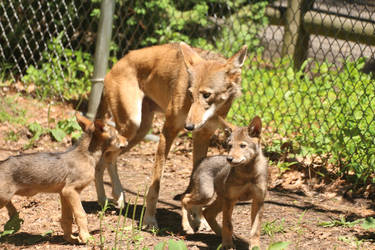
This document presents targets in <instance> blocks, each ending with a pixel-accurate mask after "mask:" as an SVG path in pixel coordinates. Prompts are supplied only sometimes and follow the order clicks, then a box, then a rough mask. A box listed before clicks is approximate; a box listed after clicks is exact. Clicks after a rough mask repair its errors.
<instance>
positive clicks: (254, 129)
mask: <svg viewBox="0 0 375 250" xmlns="http://www.w3.org/2000/svg"><path fill="white" fill-rule="evenodd" d="M247 131H248V133H249V136H250V137H258V138H260V133H261V132H262V120H261V119H260V117H259V116H255V117H254V118H253V120H252V121H251V123H250V125H249V126H248V127H247Z"/></svg>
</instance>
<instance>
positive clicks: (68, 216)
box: [60, 194, 78, 243]
mask: <svg viewBox="0 0 375 250" xmlns="http://www.w3.org/2000/svg"><path fill="white" fill-rule="evenodd" d="M60 200H61V221H60V224H61V228H62V230H63V231H64V239H65V240H66V241H68V242H70V243H77V241H78V239H77V238H76V237H74V236H73V235H72V225H73V213H72V208H71V207H70V205H69V202H68V201H67V200H66V199H65V198H64V196H63V195H62V194H60Z"/></svg>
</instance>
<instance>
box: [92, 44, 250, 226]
mask: <svg viewBox="0 0 375 250" xmlns="http://www.w3.org/2000/svg"><path fill="white" fill-rule="evenodd" d="M246 52H247V46H246V45H245V46H243V47H242V48H241V49H240V51H239V52H237V53H236V54H235V55H233V56H232V57H231V58H229V59H226V58H224V57H223V56H221V55H219V54H215V53H213V52H210V51H205V50H201V49H196V48H191V47H190V46H189V45H187V44H185V43H183V42H181V43H175V44H164V45H159V46H153V47H147V48H143V49H139V50H134V51H130V52H129V53H128V54H127V55H125V56H124V57H123V58H122V59H121V60H119V61H118V62H117V63H116V64H115V65H114V66H113V68H112V69H111V71H109V72H108V74H107V75H106V77H105V79H104V92H103V98H102V101H101V103H100V106H99V110H98V115H97V117H98V118H99V119H101V118H102V117H105V116H106V115H108V114H112V115H113V118H114V121H115V123H116V127H117V129H118V130H119V131H120V133H121V134H122V135H123V136H125V137H126V138H128V140H129V146H128V147H127V148H126V149H125V150H124V151H127V150H129V149H130V148H131V147H133V146H134V145H136V144H137V143H138V142H139V141H141V140H142V139H143V138H144V136H145V135H146V134H147V132H148V131H149V130H150V128H151V125H152V120H153V117H154V113H155V111H161V112H163V113H165V122H164V125H163V128H162V132H161V134H160V140H159V145H158V148H157V151H156V154H155V161H154V167H153V174H152V175H153V176H152V181H151V185H150V188H149V191H148V194H147V198H146V203H147V208H146V212H145V218H144V224H145V225H150V226H157V222H156V218H155V213H156V203H157V200H158V197H159V189H160V181H161V178H162V173H163V168H164V164H165V161H166V159H167V157H168V153H169V150H170V147H171V145H172V143H173V140H174V139H175V138H176V136H177V134H178V132H179V131H181V130H182V129H184V128H185V129H186V130H189V131H192V132H193V166H196V165H197V163H198V162H200V161H201V159H203V158H204V157H205V156H206V154H207V149H208V146H209V141H210V138H211V136H212V135H213V133H214V132H215V130H216V128H218V126H219V124H218V121H217V116H223V117H225V116H226V114H227V112H228V110H229V109H230V107H231V105H232V102H233V101H234V99H235V98H236V97H237V96H238V95H239V94H240V93H241V68H242V65H243V63H244V61H245V59H246ZM113 156H114V157H113V159H112V160H110V161H108V158H107V160H106V161H101V162H100V164H99V166H97V171H96V176H95V181H96V188H97V194H98V201H99V203H101V204H103V203H104V202H105V199H106V197H105V192H104V187H103V171H104V170H105V169H108V172H109V175H110V177H111V179H112V194H113V196H114V198H115V199H117V200H118V202H119V203H120V202H122V201H123V189H122V187H121V183H120V181H119V178H118V174H117V171H116V157H117V156H116V155H113Z"/></svg>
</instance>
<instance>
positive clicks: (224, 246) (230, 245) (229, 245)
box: [221, 243, 235, 250]
mask: <svg viewBox="0 0 375 250" xmlns="http://www.w3.org/2000/svg"><path fill="white" fill-rule="evenodd" d="M221 249H223V250H227V249H235V247H234V244H233V243H222V244H221Z"/></svg>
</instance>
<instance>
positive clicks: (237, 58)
mask: <svg viewBox="0 0 375 250" xmlns="http://www.w3.org/2000/svg"><path fill="white" fill-rule="evenodd" d="M246 53H247V45H244V46H242V48H241V49H240V50H239V51H238V52H237V53H236V54H234V55H233V56H232V57H231V58H229V59H228V64H229V65H231V68H232V69H241V67H242V65H243V64H244V62H245V59H246Z"/></svg>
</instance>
